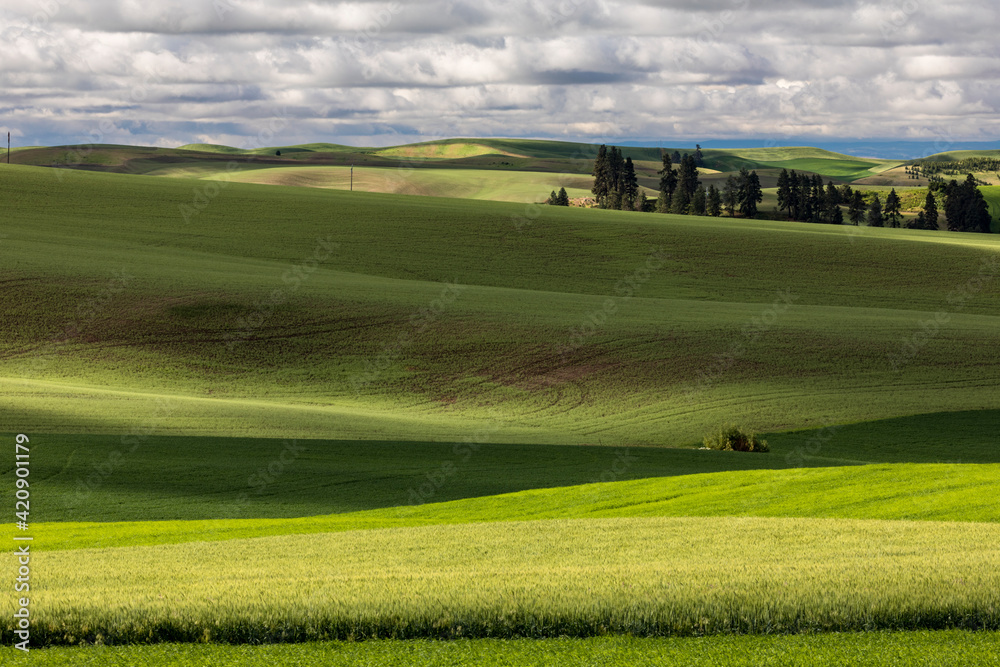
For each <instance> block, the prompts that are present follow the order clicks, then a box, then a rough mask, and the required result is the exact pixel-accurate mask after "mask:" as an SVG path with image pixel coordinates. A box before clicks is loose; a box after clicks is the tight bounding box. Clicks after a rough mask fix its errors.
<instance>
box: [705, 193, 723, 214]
mask: <svg viewBox="0 0 1000 667" xmlns="http://www.w3.org/2000/svg"><path fill="white" fill-rule="evenodd" d="M706 212H707V213H708V215H710V216H712V217H714V218H718V217H719V216H720V215H722V193H721V192H719V188H717V187H715V185H710V186H708V205H707V211H706Z"/></svg>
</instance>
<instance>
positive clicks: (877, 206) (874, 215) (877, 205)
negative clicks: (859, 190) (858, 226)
mask: <svg viewBox="0 0 1000 667" xmlns="http://www.w3.org/2000/svg"><path fill="white" fill-rule="evenodd" d="M868 226H869V227H884V226H885V220H884V219H883V217H882V201H881V200H880V199H879V198H878V195H875V198H874V199H872V204H871V206H869V207H868Z"/></svg>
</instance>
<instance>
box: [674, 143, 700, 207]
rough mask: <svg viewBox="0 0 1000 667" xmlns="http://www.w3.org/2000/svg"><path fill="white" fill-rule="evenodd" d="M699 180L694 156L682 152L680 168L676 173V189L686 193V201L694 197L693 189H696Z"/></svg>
mask: <svg viewBox="0 0 1000 667" xmlns="http://www.w3.org/2000/svg"><path fill="white" fill-rule="evenodd" d="M700 182H701V181H699V179H698V165H697V164H695V161H694V156H693V155H688V154H687V153H685V154H684V157H682V158H681V165H680V169H678V173H677V189H678V190H683V191H684V192H686V193H687V197H688V201H690V200H691V198H692V197H694V191H695V190H697V189H698V185H699V184H700Z"/></svg>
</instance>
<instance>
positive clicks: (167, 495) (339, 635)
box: [0, 140, 1000, 665]
mask: <svg viewBox="0 0 1000 667" xmlns="http://www.w3.org/2000/svg"><path fill="white" fill-rule="evenodd" d="M593 149H594V147H587V146H581V145H577V144H561V143H558V142H528V141H515V140H476V141H472V140H454V141H447V142H436V143H432V144H417V145H413V146H401V147H393V148H389V149H366V150H363V151H362V150H360V149H354V148H351V147H344V146H335V145H330V144H315V145H309V146H301V147H284V148H281V149H280V150H281V152H282V156H281V157H280V158H278V156H275V155H271V153H273V152H274V151H273V149H268V151H263V150H262V151H258V152H256V153H255V154H248V153H247V152H240V151H237V150H236V149H229V148H227V147H218V146H188V147H182V149H172V150H171V149H142V148H135V147H124V146H108V147H99V148H98V149H97V150H92V151H90V152H88V153H86V154H81V153H79V152H78V151H76V150H75V149H73V148H71V147H59V148H35V149H23V150H19V151H17V152H15V153H14V154H13V158H14V159H12V162H13V164H11V165H9V166H8V165H5V164H4V165H0V199H2V202H3V209H2V213H0V258H2V274H0V280H2V281H3V290H2V298H0V333H2V336H0V408H2V409H0V433H2V434H3V436H2V437H3V438H4V439H5V440H6V441H7V442H8V447H9V450H10V454H8V455H5V456H4V458H3V460H2V461H0V479H2V480H3V488H4V489H5V495H4V497H5V498H6V499H7V500H8V503H9V507H11V508H13V507H14V501H15V481H16V479H17V476H16V467H15V462H14V461H15V460H14V457H13V450H14V444H13V443H14V439H15V436H16V435H17V434H22V433H23V434H25V435H27V436H28V437H29V438H30V452H31V457H30V460H31V463H30V466H31V472H30V478H29V480H30V493H31V523H30V530H29V531H28V532H26V533H22V532H21V531H17V530H16V528H15V526H14V523H13V520H11V521H8V522H5V523H4V529H3V531H4V532H3V537H4V539H5V540H6V541H7V544H12V540H11V538H12V537H14V536H15V534H16V535H30V536H31V537H32V538H33V540H32V542H31V554H32V555H31V590H30V599H31V604H30V609H31V646H32V649H33V650H32V651H31V653H30V655H28V656H25V655H23V654H22V652H20V651H17V650H15V649H14V648H12V647H13V644H14V643H15V642H16V639H15V634H14V630H15V629H16V628H15V620H14V616H13V614H14V613H15V611H16V606H15V604H16V601H17V600H16V596H14V595H5V596H3V602H2V605H0V610H2V612H3V618H4V620H3V621H2V622H0V637H2V640H3V648H0V656H2V662H3V663H4V664H8V663H9V664H38V665H167V664H169V665H258V664H259V665H300V664H310V665H313V664H315V665H319V664H323V665H369V664H370V665H444V664H448V665H452V664H453V665H458V664H482V665H540V664H546V665H661V664H686V665H813V664H852V665H855V664H856V665H939V664H949V665H988V664H1000V635H998V633H1000V546H998V545H1000V505H998V504H997V502H996V484H997V480H998V479H1000V392H998V391H997V387H998V384H1000V236H997V235H996V234H992V235H987V234H961V233H950V232H945V231H940V232H932V231H922V230H907V229H876V228H868V227H852V226H832V225H818V224H807V223H798V222H782V221H768V220H742V219H729V218H725V217H722V218H703V217H693V216H673V215H661V214H641V213H629V212H614V211H605V210H596V209H587V208H579V207H574V208H562V207H551V206H540V205H538V204H537V202H540V201H542V200H544V199H545V198H546V197H547V196H548V193H549V191H550V190H553V189H557V188H559V187H566V188H567V190H568V192H569V194H570V196H571V197H586V196H588V195H589V192H590V186H591V183H592V180H591V178H590V175H589V169H590V167H591V166H592V152H593ZM629 151H631V153H630V154H631V155H632V156H633V157H634V159H635V160H636V165H637V167H638V169H639V176H640V183H641V184H642V185H643V186H645V187H646V188H647V190H649V191H650V193H651V194H652V193H653V192H654V191H655V189H656V179H657V177H656V174H655V172H656V169H657V168H658V165H659V149H629ZM705 156H706V161H707V168H706V169H705V173H704V178H705V179H706V181H713V179H718V178H722V179H724V178H725V177H726V176H727V175H728V173H731V172H732V171H734V170H739V169H740V168H741V167H749V168H755V169H759V170H760V172H761V174H762V180H763V181H764V184H765V186H766V187H771V188H772V189H770V190H768V191H766V192H765V204H764V206H765V207H766V206H767V205H768V202H769V201H770V200H769V199H768V197H770V198H772V199H773V197H774V190H773V181H774V179H775V178H776V171H775V170H777V171H780V170H781V169H782V168H788V169H792V168H794V169H798V170H801V171H807V172H810V173H818V174H821V175H823V176H824V177H825V178H829V179H835V180H837V182H855V183H856V182H858V181H862V180H866V179H871V178H881V177H882V176H880V175H881V174H883V173H885V172H888V171H890V170H893V169H896V168H899V167H901V166H902V165H903V163H902V162H889V161H876V160H863V159H859V158H852V157H850V156H841V155H837V154H833V153H827V152H825V151H818V150H815V149H805V148H801V149H799V148H792V149H748V150H743V151H706V152H705ZM588 159H589V160H590V162H589V163H588ZM234 160H236V162H235V164H236V167H235V168H234V167H233V166H232V164H234V162H233V161H234ZM355 163H356V166H355V173H354V178H355V181H354V191H350V189H349V187H350V186H349V184H348V183H349V182H348V180H347V179H349V178H350V168H351V165H352V164H355ZM54 167H63V168H54ZM65 167H74V168H65ZM900 190H901V191H904V190H905V189H904V188H900ZM997 190H1000V188H998V187H993V188H989V187H986V188H984V189H983V192H984V194H985V195H986V197H987V200H988V201H990V202H994V201H995V200H996V198H997V195H996V193H995V192H996V191H997ZM770 205H771V206H772V207H773V203H772V204H770ZM727 424H737V425H741V426H744V427H746V428H749V429H752V430H754V431H755V432H756V433H758V434H761V435H762V436H763V437H764V438H766V440H767V441H768V444H769V447H770V451H769V452H768V453H739V452H723V451H711V450H707V449H703V448H702V438H703V437H704V436H705V435H706V434H708V433H710V432H713V431H716V430H718V429H719V428H720V427H722V426H724V425H727ZM11 551H13V549H11ZM5 562H6V563H7V564H6V565H5V566H4V575H3V578H4V581H5V582H6V584H5V585H6V586H8V587H9V588H8V590H13V588H14V584H15V581H14V578H15V575H16V572H17V570H16V568H15V566H14V562H15V558H14V555H13V553H12V554H11V556H10V557H8V558H7V559H5Z"/></svg>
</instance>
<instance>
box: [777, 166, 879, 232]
mask: <svg viewBox="0 0 1000 667" xmlns="http://www.w3.org/2000/svg"><path fill="white" fill-rule="evenodd" d="M841 206H847V207H848V214H849V216H850V220H851V223H852V224H855V225H857V224H859V223H860V222H861V221H862V220H863V219H864V215H865V200H864V195H862V194H861V193H860V192H855V191H853V190H852V189H851V186H849V185H845V186H844V187H842V188H837V186H835V185H834V184H833V181H830V182H828V183H827V184H826V186H824V185H823V177H822V176H820V175H818V174H816V175H813V176H809V175H808V174H798V173H796V172H795V171H794V170H792V171H791V172H789V171H788V170H787V169H782V170H781V175H780V176H778V210H779V211H784V212H785V213H786V214H787V215H788V217H789V218H790V219H791V220H798V221H800V222H825V223H828V224H832V225H840V224H843V223H844V211H843V209H841Z"/></svg>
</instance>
